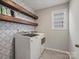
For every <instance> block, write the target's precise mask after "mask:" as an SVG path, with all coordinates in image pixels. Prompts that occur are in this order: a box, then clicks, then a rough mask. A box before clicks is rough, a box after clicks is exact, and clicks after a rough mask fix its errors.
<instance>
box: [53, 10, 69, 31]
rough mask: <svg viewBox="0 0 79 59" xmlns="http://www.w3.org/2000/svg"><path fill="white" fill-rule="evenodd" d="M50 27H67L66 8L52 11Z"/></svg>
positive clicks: (63, 28)
mask: <svg viewBox="0 0 79 59" xmlns="http://www.w3.org/2000/svg"><path fill="white" fill-rule="evenodd" d="M52 29H54V30H66V29H68V9H59V10H54V11H53V12H52Z"/></svg>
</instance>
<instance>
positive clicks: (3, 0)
mask: <svg viewBox="0 0 79 59" xmlns="http://www.w3.org/2000/svg"><path fill="white" fill-rule="evenodd" d="M0 4H2V5H4V6H7V7H9V8H11V9H13V10H16V11H19V12H20V13H22V14H24V15H27V16H29V17H31V18H33V19H38V16H36V15H35V14H33V13H32V12H30V11H29V10H27V9H25V8H23V7H21V6H20V5H18V4H16V3H15V2H13V1H11V0H0Z"/></svg>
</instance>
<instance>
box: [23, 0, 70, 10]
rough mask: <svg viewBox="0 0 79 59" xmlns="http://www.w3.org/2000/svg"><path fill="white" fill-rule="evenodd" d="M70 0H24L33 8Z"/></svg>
mask: <svg viewBox="0 0 79 59" xmlns="http://www.w3.org/2000/svg"><path fill="white" fill-rule="evenodd" d="M68 1H69V0H24V3H25V4H26V5H27V6H28V7H30V8H32V9H33V10H39V9H43V8H47V7H51V6H55V5H58V4H62V3H66V2H68Z"/></svg>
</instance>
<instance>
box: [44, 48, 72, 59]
mask: <svg viewBox="0 0 79 59" xmlns="http://www.w3.org/2000/svg"><path fill="white" fill-rule="evenodd" d="M45 49H47V50H51V51H56V52H59V53H64V54H67V55H68V56H69V59H72V58H71V54H70V53H69V52H68V51H62V50H59V49H52V48H46V47H45Z"/></svg>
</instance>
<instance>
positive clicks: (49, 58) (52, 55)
mask: <svg viewBox="0 0 79 59" xmlns="http://www.w3.org/2000/svg"><path fill="white" fill-rule="evenodd" d="M40 59H69V56H68V55H67V54H64V53H59V52H55V51H50V50H45V51H44V52H43V53H42V55H41V57H40Z"/></svg>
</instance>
